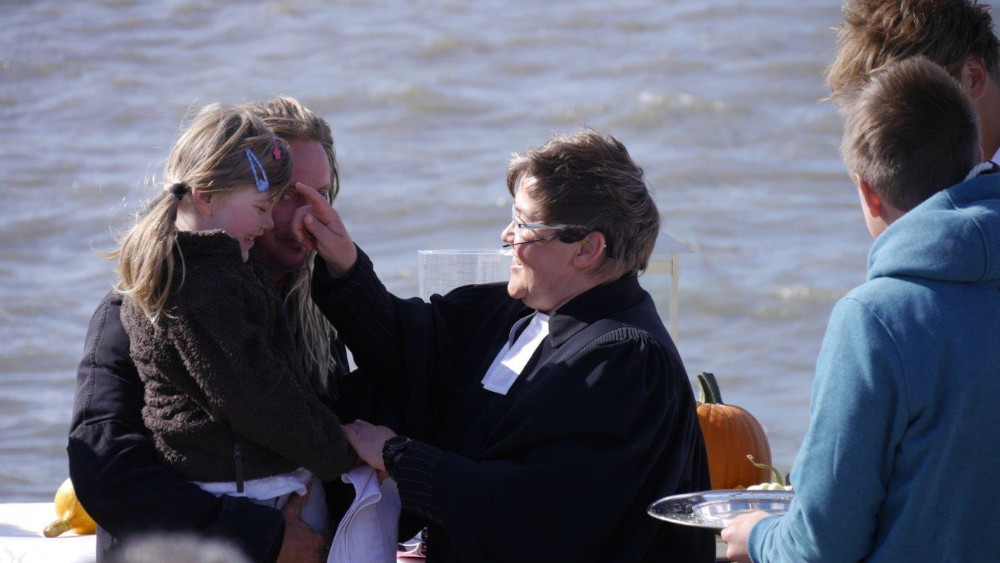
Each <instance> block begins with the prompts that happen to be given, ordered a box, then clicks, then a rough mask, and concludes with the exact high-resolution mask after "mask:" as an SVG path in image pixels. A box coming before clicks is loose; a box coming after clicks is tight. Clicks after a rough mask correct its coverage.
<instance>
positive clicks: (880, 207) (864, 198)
mask: <svg viewBox="0 0 1000 563" xmlns="http://www.w3.org/2000/svg"><path fill="white" fill-rule="evenodd" d="M854 183H855V184H857V186H858V195H860V196H861V203H862V204H863V205H864V208H865V213H867V214H868V216H869V217H872V218H876V217H884V216H885V203H884V202H883V201H882V197H881V196H880V195H878V193H876V192H875V190H874V189H873V188H872V186H871V184H869V183H868V182H866V181H865V180H863V179H861V176H859V175H857V174H855V175H854Z"/></svg>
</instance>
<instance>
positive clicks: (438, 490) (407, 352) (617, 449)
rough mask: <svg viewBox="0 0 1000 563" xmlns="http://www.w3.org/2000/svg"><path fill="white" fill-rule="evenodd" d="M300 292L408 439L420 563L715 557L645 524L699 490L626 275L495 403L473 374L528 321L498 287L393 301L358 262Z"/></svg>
mask: <svg viewBox="0 0 1000 563" xmlns="http://www.w3.org/2000/svg"><path fill="white" fill-rule="evenodd" d="M316 271H317V275H316V277H315V279H314V286H313V287H314V289H313V295H314V299H315V300H316V302H317V304H318V305H319V306H320V307H321V309H322V310H323V311H324V313H325V314H327V315H328V316H329V317H330V318H331V320H332V321H333V322H334V324H335V325H336V326H337V327H338V330H339V331H340V336H341V337H342V338H343V340H344V342H345V343H346V344H347V346H348V348H349V349H350V350H351V351H352V353H353V354H354V358H355V361H356V362H357V364H358V366H359V367H361V368H363V370H364V372H365V373H366V374H367V375H368V376H369V377H373V378H378V380H379V383H378V385H379V386H380V388H381V389H382V391H381V394H382V395H383V396H384V399H385V403H384V405H383V410H382V414H383V415H384V416H383V419H382V420H380V421H378V422H382V423H386V424H388V425H389V426H392V427H393V428H394V429H395V430H396V431H397V432H401V433H403V434H406V435H408V436H410V437H412V438H414V439H415V441H414V442H413V443H412V444H411V445H410V446H409V447H408V448H407V449H406V450H405V452H404V453H403V454H402V455H401V456H400V457H399V458H398V463H397V466H396V479H397V483H398V487H399V491H400V496H401V498H402V500H403V507H404V509H405V510H406V511H407V512H409V513H411V514H415V515H417V516H419V517H421V518H423V519H425V520H426V521H427V522H428V523H429V542H428V543H429V545H428V551H429V556H428V561H432V562H433V561H437V562H442V561H446V562H450V561H574V562H579V561H602V562H606V561H621V562H636V561H681V562H697V561H713V560H714V555H715V544H714V540H713V536H712V534H711V533H709V532H705V531H703V530H697V529H693V528H686V527H682V526H675V525H672V524H666V523H663V522H660V521H657V520H655V519H653V518H652V517H650V516H649V515H647V514H646V507H647V506H648V505H649V503H651V502H653V501H654V500H656V499H658V498H661V497H663V496H667V495H672V494H677V493H684V492H691V491H698V490H705V489H708V488H710V483H709V474H708V463H707V459H706V455H705V447H704V443H703V440H702V436H701V431H700V429H699V426H698V420H697V413H696V410H695V408H696V405H695V399H694V396H693V393H692V390H691V385H690V382H689V380H688V378H687V374H686V373H685V370H684V366H683V364H682V363H681V360H680V357H679V355H678V353H677V350H676V348H675V347H674V344H673V342H672V341H671V339H670V336H669V334H668V333H667V331H666V329H665V328H664V326H663V323H662V321H661V320H660V318H659V315H658V314H657V313H656V309H655V307H654V305H653V302H652V299H651V298H650V296H649V294H648V293H646V292H645V291H644V290H643V289H642V288H641V287H640V286H639V283H638V280H637V279H636V277H635V276H626V277H624V278H621V279H619V280H617V281H615V282H612V283H609V284H606V285H602V286H599V287H596V288H594V289H592V290H590V291H588V292H586V293H584V294H583V295H580V296H578V297H576V298H575V299H573V300H572V301H570V302H569V303H567V304H566V305H565V306H563V307H562V308H560V309H559V310H558V311H556V312H554V313H553V314H552V315H551V318H550V320H549V335H548V336H547V337H546V338H545V340H544V341H543V342H542V344H541V345H540V346H539V348H538V349H537V350H536V351H535V353H534V355H533V356H532V359H531V360H530V361H529V363H528V364H527V366H526V367H525V369H524V370H523V371H522V372H521V375H520V376H519V377H518V379H517V381H516V382H515V383H514V384H513V386H512V387H511V388H510V390H509V391H508V392H507V393H506V394H499V393H494V392H492V391H488V390H486V389H484V388H483V386H482V383H481V380H482V378H483V376H484V374H485V373H486V370H487V369H488V368H489V366H490V364H491V362H492V361H493V359H494V358H495V357H496V355H497V353H498V352H499V351H500V349H501V348H502V347H503V345H504V344H505V343H506V342H507V340H508V337H509V332H510V329H511V327H512V326H513V324H514V323H515V322H516V321H517V320H518V319H520V318H522V317H524V316H526V315H529V314H531V313H532V310H531V309H529V308H527V307H526V306H524V304H523V303H522V302H520V301H519V300H515V299H511V298H510V297H509V296H508V295H507V292H506V287H505V285H503V284H488V285H482V286H467V287H463V288H459V289H456V290H454V291H452V292H450V293H449V294H448V295H446V296H443V297H442V296H434V297H432V298H431V302H430V303H424V302H422V301H419V300H415V299H414V300H402V299H399V298H396V297H394V296H392V295H391V294H390V293H388V291H387V290H386V289H385V287H384V286H383V285H382V283H381V282H380V281H379V280H378V278H377V277H376V275H375V273H374V270H373V268H372V265H371V261H370V260H369V258H368V257H367V256H366V255H365V254H364V253H363V252H360V251H359V257H358V263H357V265H356V266H355V267H354V269H353V270H352V271H351V272H350V273H349V274H348V276H347V277H346V278H343V279H340V280H333V279H330V278H329V277H327V276H326V275H325V266H323V264H322V263H318V265H317V268H316Z"/></svg>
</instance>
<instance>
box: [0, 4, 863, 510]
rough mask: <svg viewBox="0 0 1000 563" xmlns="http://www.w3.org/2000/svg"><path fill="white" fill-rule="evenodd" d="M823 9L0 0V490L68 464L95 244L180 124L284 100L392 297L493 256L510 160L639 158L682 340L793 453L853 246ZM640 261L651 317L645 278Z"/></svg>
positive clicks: (696, 367) (50, 485)
mask: <svg viewBox="0 0 1000 563" xmlns="http://www.w3.org/2000/svg"><path fill="white" fill-rule="evenodd" d="M839 17H840V12H839V6H838V4H837V3H836V2H829V1H825V2H820V1H818V0H803V1H801V2H796V3H794V5H792V4H789V3H788V2H781V1H776V0H762V1H760V2H753V3H747V2H737V1H735V0H718V1H711V2H694V1H691V0H673V1H671V0H667V1H654V0H624V1H621V2H615V3H608V2H596V1H592V0H557V1H550V2H544V3H540V2H538V3H536V2H528V1H526V0H504V1H502V2H501V1H497V0H484V1H480V2H459V1H430V0H405V1H404V0H389V1H381V2H370V1H344V2H336V3H327V2H319V1H311V0H285V1H272V2H250V1H246V2H236V3H228V5H227V6H225V7H220V6H218V5H217V3H215V2H209V1H208V0H164V1H160V2H155V3H152V2H139V1H131V0H104V1H100V0H95V1H93V2H85V3H84V2H65V1H63V2H57V1H52V0H38V1H33V2H21V3H13V2H0V139H3V141H0V143H2V146H0V501H3V502H12V501H42V500H47V499H49V498H51V495H52V493H53V492H54V490H55V488H56V487H57V486H58V484H59V483H60V482H61V481H62V479H63V478H64V477H65V476H66V472H67V466H66V457H65V449H64V448H65V443H66V434H67V430H68V426H69V418H70V410H71V405H72V399H73V392H74V386H75V372H76V365H77V363H78V362H79V360H80V357H81V354H82V350H83V337H84V334H85V331H86V327H87V322H88V320H89V318H90V315H91V313H92V312H93V309H94V307H95V306H96V305H97V303H98V302H99V300H100V298H101V296H102V295H103V294H104V293H105V292H106V291H107V290H108V289H109V287H110V285H111V282H112V264H111V263H109V262H108V261H106V260H104V259H102V258H101V257H100V256H99V254H100V252H102V251H105V250H109V249H110V248H112V246H113V234H114V233H115V232H116V230H117V229H119V228H120V227H121V226H122V225H123V224H124V223H125V221H127V219H128V213H129V211H131V210H134V208H135V206H136V205H138V204H139V203H141V201H143V199H144V198H145V197H146V196H147V195H148V193H149V190H148V179H149V178H150V177H152V176H154V175H156V174H157V173H158V171H159V169H160V168H161V166H162V163H163V160H164V159H165V156H166V153H167V150H168V149H169V147H170V146H171V144H172V142H173V140H174V139H175V137H176V135H177V133H178V125H179V123H180V121H181V119H182V118H183V117H184V116H185V115H186V114H188V113H189V112H191V111H193V110H195V109H197V108H198V107H200V106H201V105H204V104H206V103H209V102H213V101H233V102H244V101H250V100H259V99H267V98H270V97H272V96H274V95H276V94H281V93H284V94H289V95H292V96H295V97H297V98H299V99H301V100H302V101H304V102H305V103H306V104H307V105H308V106H310V107H311V108H313V109H315V110H317V111H319V112H321V113H322V114H323V115H324V116H325V117H326V118H327V119H328V120H329V121H330V123H331V125H332V127H333V131H334V136H335V138H336V143H337V150H338V158H339V161H340V164H341V167H342V172H343V174H342V178H343V191H342V195H341V197H340V199H339V200H338V202H337V206H338V208H339V209H340V211H341V212H342V214H343V215H344V216H345V218H346V220H347V223H348V227H349V228H350V229H351V232H352V234H353V236H354V238H355V240H356V241H357V242H358V243H359V244H360V245H361V246H362V247H363V248H365V250H366V251H367V252H368V253H369V254H370V255H371V256H372V257H373V259H374V260H375V263H376V268H377V270H378V272H379V273H380V275H381V276H382V277H383V279H384V280H385V281H386V284H387V285H388V286H389V288H390V289H392V290H393V291H396V292H397V293H400V294H407V295H415V294H416V293H417V278H416V271H417V253H416V251H417V250H418V249H444V248H458V249H495V248H497V245H498V237H499V233H500V230H501V229H502V228H503V226H504V225H505V223H506V222H507V220H508V217H509V205H510V201H509V196H508V195H507V193H506V189H505V186H504V169H505V164H506V161H507V158H508V157H509V155H510V154H511V153H512V152H516V151H522V150H525V149H528V148H531V147H534V146H537V145H539V144H541V143H543V142H544V141H545V140H546V139H547V138H548V137H549V136H550V135H551V134H553V133H556V132H571V131H575V130H577V129H579V128H580V127H582V126H589V127H593V128H595V129H598V130H600V131H603V132H608V133H612V134H614V135H616V136H617V137H619V138H620V139H621V140H622V141H623V142H625V144H626V145H627V146H628V147H629V148H630V150H631V152H632V154H633V156H634V157H635V159H636V161H637V162H639V164H640V165H642V166H643V168H644V169H645V171H646V174H647V179H648V183H649V185H650V187H651V188H652V189H653V190H654V191H655V194H656V200H657V203H658V205H659V207H660V209H661V211H662V216H663V219H664V227H665V229H666V230H667V232H669V233H670V234H671V235H672V236H674V237H675V238H677V239H679V240H681V241H682V242H684V243H685V244H686V245H687V246H688V247H690V248H691V249H692V250H693V253H690V254H684V255H682V256H681V261H680V293H679V310H678V314H679V333H678V334H676V335H675V337H676V339H677V341H678V346H679V349H680V351H681V355H682V356H683V358H684V361H685V364H686V366H687V369H688V371H689V373H690V374H691V376H692V379H693V376H694V374H696V373H698V372H700V371H706V370H707V371H712V372H714V373H715V374H716V375H717V376H718V378H719V380H720V382H721V385H722V388H723V398H724V399H725V400H726V401H727V402H730V403H735V404H739V405H741V406H743V407H745V408H747V409H748V410H750V411H751V412H753V413H754V414H755V415H756V416H757V417H758V419H760V421H761V422H762V423H763V424H764V426H765V428H766V430H767V432H768V435H769V437H770V440H771V445H772V449H773V452H774V456H775V462H776V465H777V466H778V467H779V468H780V469H782V471H785V470H787V469H788V468H789V467H791V465H792V462H793V460H794V456H795V453H796V451H797V449H798V447H799V445H800V443H801V440H802V436H803V433H804V432H805V428H806V423H807V421H808V405H809V390H810V385H811V382H812V374H813V365H814V361H815V357H816V354H817V352H818V350H819V345H820V341H821V338H822V334H823V331H824V328H825V325H826V319H827V315H828V314H829V311H830V309H831V307H832V304H833V302H834V301H835V300H836V299H837V298H839V297H840V296H841V295H843V294H844V293H846V292H847V291H848V290H849V289H850V288H851V287H853V286H855V285H857V284H858V283H860V282H861V281H863V279H864V269H865V256H866V252H867V249H868V246H869V245H870V243H871V241H870V238H869V236H868V234H867V232H866V231H865V228H864V225H863V222H862V220H861V215H860V213H859V211H858V206H857V200H856V196H855V194H854V191H853V189H852V187H851V185H850V182H849V180H848V178H847V175H846V174H845V173H844V171H843V167H842V165H841V162H840V159H839V156H838V153H837V147H838V144H839V135H840V131H841V119H840V117H839V116H838V114H837V113H836V111H835V109H834V108H833V107H832V105H831V104H829V103H823V102H820V99H821V98H822V97H823V96H824V95H825V89H824V84H823V78H822V75H823V71H824V68H825V67H826V65H828V64H829V63H830V62H831V61H832V59H833V50H834V34H833V32H832V31H831V29H830V28H831V27H832V26H834V25H836V24H837V23H838V20H839ZM657 276H658V275H655V274H650V275H649V276H647V277H646V278H645V279H643V283H644V285H646V286H647V287H648V288H650V289H651V290H652V292H653V293H654V295H656V296H657V298H658V299H659V301H660V304H661V307H662V309H661V311H662V313H663V315H664V317H666V315H667V310H666V307H667V299H666V295H665V291H666V290H665V288H666V287H667V286H668V284H666V283H665V282H664V280H663V279H662V276H661V277H659V278H658V277H657Z"/></svg>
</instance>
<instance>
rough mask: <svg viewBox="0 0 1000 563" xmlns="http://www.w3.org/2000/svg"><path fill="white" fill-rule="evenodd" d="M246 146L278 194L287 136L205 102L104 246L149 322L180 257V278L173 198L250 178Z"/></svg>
mask: <svg viewBox="0 0 1000 563" xmlns="http://www.w3.org/2000/svg"><path fill="white" fill-rule="evenodd" d="M247 150H249V151H251V152H252V153H253V154H254V155H255V156H256V158H257V160H259V162H260V163H261V165H262V166H263V170H264V173H265V174H266V177H267V180H268V182H269V184H270V191H271V193H272V194H273V195H274V197H279V196H280V195H281V193H282V192H283V191H284V190H285V189H286V188H287V187H288V184H289V181H290V180H291V175H292V159H291V155H290V153H289V151H288V144H287V143H285V142H284V141H283V140H281V139H279V138H277V137H276V136H275V135H274V133H273V132H272V131H271V129H270V128H269V127H268V126H267V125H266V124H265V123H264V121H263V120H262V119H261V118H260V117H258V116H256V115H254V114H253V113H252V112H250V111H248V109H247V108H244V107H238V106H232V105H224V104H211V105H208V106H205V107H204V108H202V109H201V111H199V112H198V113H197V115H196V116H195V117H194V119H193V120H192V122H191V125H190V126H189V127H188V128H187V130H186V131H185V132H184V133H183V134H182V135H181V137H180V139H178V140H177V143H175V144H174V148H173V150H171V151H170V156H169V158H168V159H167V166H166V169H165V170H164V177H163V182H162V183H161V184H159V185H158V193H157V194H156V195H154V196H153V198H152V199H151V200H150V201H149V203H148V204H147V205H146V207H145V208H144V210H143V211H141V212H140V214H139V216H138V217H137V219H136V222H135V224H134V225H133V226H132V227H131V228H130V229H129V230H128V231H126V232H125V234H124V235H123V236H122V238H121V242H120V245H119V247H118V248H117V249H116V250H114V251H112V252H111V253H109V257H111V258H117V259H118V268H117V270H116V272H117V274H118V282H117V284H116V285H115V290H116V291H117V292H118V293H121V294H122V295H125V296H128V297H129V298H130V299H132V300H133V301H134V302H135V303H136V304H137V305H138V306H139V308H140V309H141V310H142V311H143V312H144V313H145V314H146V316H147V317H149V319H150V320H151V321H152V322H154V323H155V322H157V321H158V320H159V319H160V317H161V315H164V314H167V312H166V304H167V300H168V299H169V298H170V292H171V290H172V289H173V288H174V287H175V285H176V286H179V284H180V283H182V282H183V278H184V268H183V258H182V263H181V268H180V270H181V277H180V282H178V283H177V284H175V283H174V278H175V270H176V269H177V266H176V263H175V262H176V259H175V256H174V252H173V250H174V247H175V246H176V244H177V227H176V226H175V222H176V220H177V206H178V204H179V203H180V201H181V199H183V198H184V197H188V196H189V195H190V193H191V190H194V189H196V190H200V191H201V192H202V193H212V194H219V193H223V192H227V191H230V190H233V189H236V188H240V187H246V186H247V185H248V184H249V185H251V186H253V185H254V183H255V180H254V178H255V172H254V170H252V168H251V167H252V164H251V162H250V159H249V157H248V155H247V153H246V151H247Z"/></svg>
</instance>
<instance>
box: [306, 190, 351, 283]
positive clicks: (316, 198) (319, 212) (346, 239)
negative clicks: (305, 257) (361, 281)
mask: <svg viewBox="0 0 1000 563" xmlns="http://www.w3.org/2000/svg"><path fill="white" fill-rule="evenodd" d="M295 189H296V190H297V191H298V192H299V194H301V195H302V197H303V198H304V199H305V200H306V201H307V202H308V203H307V204H306V205H304V206H302V207H300V208H298V209H296V210H295V215H293V216H292V233H293V234H294V235H295V238H296V239H298V241H299V244H301V245H302V246H305V247H306V248H308V249H309V250H315V251H316V252H318V253H319V255H320V256H321V257H322V258H323V260H325V261H326V266H327V268H328V269H329V271H330V274H331V275H332V276H333V277H340V276H342V275H344V274H346V273H347V272H349V271H350V270H351V268H352V267H354V263H355V262H357V260H358V249H357V247H355V246H354V241H353V240H351V235H350V234H348V232H347V228H346V227H344V222H343V221H341V219H340V214H339V213H337V210H336V209H334V208H333V207H332V206H331V205H330V202H328V201H327V200H326V198H324V197H323V196H322V195H320V193H319V192H317V191H316V190H314V189H313V188H312V187H310V186H307V185H305V184H303V183H302V182H297V183H296V184H295Z"/></svg>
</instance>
